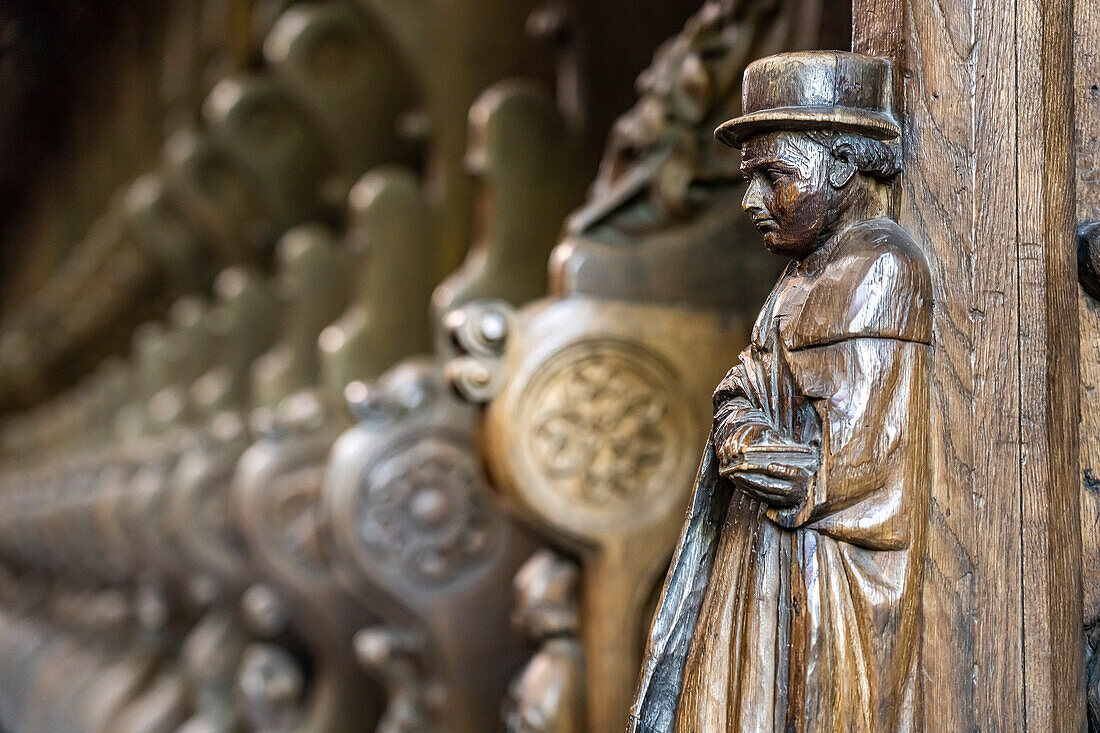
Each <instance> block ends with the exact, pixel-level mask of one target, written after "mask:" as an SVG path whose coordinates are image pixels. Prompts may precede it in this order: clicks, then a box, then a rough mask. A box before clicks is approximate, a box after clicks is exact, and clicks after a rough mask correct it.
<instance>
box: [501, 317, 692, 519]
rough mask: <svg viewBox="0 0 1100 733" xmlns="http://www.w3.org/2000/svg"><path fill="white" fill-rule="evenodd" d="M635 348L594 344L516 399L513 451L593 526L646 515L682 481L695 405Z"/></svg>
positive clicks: (561, 353) (580, 345)
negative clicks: (684, 459) (592, 523)
mask: <svg viewBox="0 0 1100 733" xmlns="http://www.w3.org/2000/svg"><path fill="white" fill-rule="evenodd" d="M682 392H683V391H682V389H681V388H680V386H679V384H678V382H677V380H676V378H675V376H674V374H673V371H672V370H671V368H669V367H668V366H666V365H665V363H664V361H663V360H662V359H660V357H658V356H657V355H656V354H653V353H652V352H650V351H648V350H646V349H643V348H640V347H638V346H636V345H633V344H628V343H626V342H620V341H615V340H610V339H599V340H594V339H589V340H584V341H581V342H576V343H573V344H571V345H568V346H565V347H564V348H560V349H559V350H557V351H556V352H555V353H553V354H551V355H550V356H549V357H548V358H547V359H545V360H544V361H542V362H541V363H539V364H538V365H537V366H536V367H535V368H534V370H533V371H532V375H531V378H530V380H529V381H528V382H527V386H526V388H525V389H524V390H523V392H522V394H521V395H520V397H519V402H518V410H517V420H516V422H517V425H518V427H517V429H516V441H517V443H516V449H517V450H518V452H519V455H520V459H519V461H518V462H517V463H518V465H520V466H525V467H527V468H526V471H527V472H530V473H531V474H532V475H531V476H529V477H524V478H525V479H530V480H533V481H534V482H535V483H536V484H537V485H538V486H540V487H542V489H543V491H546V492H548V493H549V494H550V495H551V498H552V499H553V500H554V501H555V502H558V503H567V504H568V506H569V507H570V511H574V512H577V513H578V518H581V519H583V520H586V521H588V522H597V523H602V522H606V521H621V520H622V518H623V517H631V516H637V517H638V518H639V519H641V518H644V516H647V515H648V514H649V513H650V511H651V509H652V504H653V503H654V501H655V500H656V501H657V503H658V504H661V503H663V502H661V501H659V500H660V499H661V498H662V497H663V496H665V495H667V494H668V493H669V486H671V485H672V484H671V483H670V482H673V481H675V480H676V479H677V477H678V475H679V473H680V471H679V469H680V463H681V457H682V455H683V450H684V444H683V443H684V436H685V435H690V434H692V432H693V431H692V422H691V415H690V409H689V407H688V404H689V403H688V400H687V398H686V397H685V396H684V395H683V393H682Z"/></svg>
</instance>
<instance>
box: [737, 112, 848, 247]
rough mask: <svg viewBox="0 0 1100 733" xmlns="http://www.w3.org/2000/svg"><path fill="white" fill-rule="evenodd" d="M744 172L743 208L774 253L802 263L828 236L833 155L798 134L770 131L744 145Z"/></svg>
mask: <svg viewBox="0 0 1100 733" xmlns="http://www.w3.org/2000/svg"><path fill="white" fill-rule="evenodd" d="M741 153H742V159H743V162H742V163H741V171H742V172H743V173H744V174H745V178H746V180H748V182H749V188H748V190H747V191H746V192H745V198H744V200H743V201H742V206H743V207H744V209H745V211H746V212H748V214H749V216H751V217H752V221H753V224H755V225H756V228H757V229H758V230H759V231H760V233H761V234H762V235H764V246H765V247H767V248H768V249H769V250H771V251H772V252H774V253H776V254H779V255H783V256H785V257H790V258H791V259H802V258H804V257H806V256H807V255H808V254H810V253H811V252H813V251H814V250H816V249H817V248H818V247H819V246H820V245H821V244H822V243H823V242H824V240H825V239H827V238H828V235H829V230H830V229H831V224H832V222H833V220H834V219H835V214H834V213H831V209H832V208H833V207H832V204H833V202H834V200H835V198H836V195H835V194H836V191H835V189H834V188H833V187H832V186H831V185H830V184H829V170H830V166H831V165H832V163H833V162H834V161H833V156H832V153H831V152H829V151H828V150H827V149H826V148H825V147H824V146H822V145H820V144H819V143H817V142H814V141H813V140H811V139H810V138H809V137H808V136H807V135H805V134H804V133H800V132H768V133H762V134H760V135H756V136H754V137H751V138H749V139H748V140H746V141H745V143H744V145H743V147H742V149H741Z"/></svg>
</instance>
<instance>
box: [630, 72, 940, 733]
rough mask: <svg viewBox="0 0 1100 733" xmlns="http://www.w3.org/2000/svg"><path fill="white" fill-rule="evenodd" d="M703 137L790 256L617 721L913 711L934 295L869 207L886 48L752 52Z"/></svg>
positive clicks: (698, 725) (823, 719) (717, 725)
mask: <svg viewBox="0 0 1100 733" xmlns="http://www.w3.org/2000/svg"><path fill="white" fill-rule="evenodd" d="M715 134H716V136H717V137H718V139H719V140H721V141H722V142H724V143H726V144H728V145H731V146H734V147H739V148H741V151H742V157H743V161H742V164H741V166H742V170H743V171H744V173H745V175H746V177H747V178H748V179H749V188H748V191H747V192H746V194H745V198H744V202H743V206H744V209H745V211H746V213H747V214H748V215H749V216H751V217H752V220H753V223H754V224H755V225H756V227H757V229H758V230H760V232H761V234H762V235H763V238H764V245H765V246H766V247H767V248H768V249H769V250H771V251H773V252H776V253H778V254H782V255H784V256H787V257H789V258H791V260H792V263H791V264H790V265H789V266H788V267H787V270H786V272H785V273H784V275H783V277H782V278H781V279H780V281H779V283H778V284H777V285H776V287H775V289H774V290H773V291H772V294H771V296H769V298H768V300H767V301H766V302H765V304H764V307H763V309H762V310H761V313H760V316H759V318H758V320H757V323H756V326H755V327H754V329H753V337H752V343H751V344H750V346H749V348H747V349H746V350H745V351H744V352H743V353H742V355H741V358H740V363H739V364H738V365H737V366H735V367H734V368H733V370H731V371H730V373H729V374H728V375H727V377H726V378H725V379H724V380H723V381H722V383H721V384H719V386H718V389H717V391H716V392H715V395H714V410H715V412H714V427H713V430H712V432H711V438H710V441H709V442H708V443H707V447H706V448H705V449H704V454H703V461H702V464H701V466H700V469H699V476H698V478H697V480H696V488H695V497H694V499H693V500H692V505H691V509H690V510H689V512H688V517H687V521H686V524H685V528H684V532H683V534H682V536H681V539H680V544H679V546H678V547H677V551H676V556H675V558H674V559H673V563H672V567H671V569H670V570H669V575H668V578H667V580H666V584H665V590H664V592H663V594H662V598H661V602H660V604H659V606H658V610H657V615H656V617H655V619H654V623H653V628H652V630H651V633H650V641H649V647H648V651H647V655H646V660H645V663H644V665H643V669H642V678H641V682H640V685H639V690H638V695H637V699H636V702H635V705H634V708H633V710H632V730H635V731H642V732H651V731H727V730H728V731H733V730H761V731H764V730H768V731H771V730H786V729H789V728H794V729H798V730H801V729H806V730H815V729H822V728H830V729H831V728H835V729H840V730H911V729H915V728H919V727H920V726H921V716H920V704H919V699H920V689H919V682H920V680H919V672H918V670H919V665H920V658H919V649H920V647H919V630H920V615H921V614H920V608H921V601H920V591H919V589H920V581H921V577H922V576H921V572H922V566H923V561H924V557H923V556H924V536H925V524H926V516H927V503H928V490H929V477H928V463H927V457H926V453H925V446H926V444H927V431H928V417H927V415H928V412H927V411H928V380H929V375H928V370H929V351H930V345H931V336H932V334H931V306H932V299H931V279H930V275H929V271H928V266H927V265H926V263H925V261H924V257H923V255H922V254H921V252H920V250H919V248H918V247H917V246H916V244H915V243H914V242H913V240H912V238H911V237H910V236H909V235H908V234H906V232H905V231H904V230H903V229H901V228H900V227H899V226H898V225H897V224H896V223H894V222H893V221H892V220H891V219H890V218H889V210H890V209H889V201H890V198H889V196H890V192H889V182H890V181H891V180H892V179H893V178H894V177H895V176H896V175H897V174H898V172H899V168H900V151H899V148H898V147H897V145H896V143H892V142H890V141H891V140H896V138H897V137H898V136H899V135H900V128H899V126H898V123H897V121H896V119H895V117H894V113H893V89H892V72H891V68H890V65H889V63H888V62H886V61H883V60H879V59H873V58H869V57H864V56H858V55H854V54H850V53H842V52H806V53H801V54H783V55H778V56H773V57H770V58H767V59H763V60H760V61H757V62H754V63H753V64H752V65H750V66H749V67H748V69H747V70H746V71H745V84H744V104H743V108H742V115H741V116H740V117H737V118H735V119H733V120H731V121H729V122H726V123H724V124H723V125H721V126H719V128H718V130H717V131H716V133H715ZM826 660H828V661H826ZM715 690H720V691H721V692H720V693H718V694H715V692H714V691H715Z"/></svg>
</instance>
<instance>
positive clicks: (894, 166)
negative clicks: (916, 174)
mask: <svg viewBox="0 0 1100 733" xmlns="http://www.w3.org/2000/svg"><path fill="white" fill-rule="evenodd" d="M806 135H807V137H809V138H810V139H811V140H813V141H814V142H815V143H817V144H818V145H822V146H824V147H825V148H826V149H827V150H829V152H831V153H832V154H833V156H834V157H835V158H837V159H838V160H844V161H847V162H849V163H851V164H852V165H854V166H855V167H856V170H858V171H859V172H860V173H863V174H864V175H868V176H871V177H872V178H875V179H877V180H879V181H882V182H883V183H889V182H890V181H891V180H893V178H894V177H895V176H896V175H897V174H898V173H900V172H901V147H900V146H899V145H897V144H896V143H886V142H882V141H881V140H873V139H871V138H869V137H864V136H863V135H850V134H845V133H839V132H835V131H833V130H812V131H810V132H807V133H806Z"/></svg>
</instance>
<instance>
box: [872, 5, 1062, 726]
mask: <svg viewBox="0 0 1100 733" xmlns="http://www.w3.org/2000/svg"><path fill="white" fill-rule="evenodd" d="M1078 7H1080V5H1078ZM854 18H855V19H854V26H853V28H854V36H853V49H855V50H858V51H862V52H865V53H870V54H877V55H882V56H886V57H889V58H891V59H892V60H893V61H894V63H895V65H896V67H897V69H898V72H899V78H900V79H901V80H902V85H901V88H900V91H901V93H902V104H901V107H902V115H903V128H904V129H905V138H904V141H903V149H904V153H905V170H906V173H905V175H904V176H903V179H902V185H901V187H900V195H899V210H898V221H899V222H900V223H901V224H902V225H903V226H905V227H906V228H907V229H909V230H910V231H911V232H912V233H913V235H914V237H915V238H916V239H917V241H918V243H919V244H920V245H921V247H922V249H923V250H924V251H925V253H926V255H927V256H928V259H929V263H930V265H931V267H932V273H933V279H934V282H935V284H936V287H937V290H938V291H939V292H942V293H944V297H942V298H941V299H940V300H939V301H937V302H938V305H937V307H936V309H935V314H934V334H935V340H936V348H935V352H934V357H933V378H932V388H931V391H932V430H931V433H930V434H931V436H932V440H931V443H930V450H931V456H932V475H933V482H932V504H931V513H930V518H929V542H928V563H927V573H928V577H927V579H926V582H925V586H924V587H925V589H924V613H925V625H924V645H923V646H924V673H923V676H924V679H925V690H924V697H925V706H924V707H925V714H926V716H927V717H926V721H925V725H926V727H927V729H929V730H943V729H954V728H958V727H979V728H982V727H988V726H992V725H1003V724H1011V725H1023V724H1024V722H1023V721H1026V724H1027V726H1028V727H1032V726H1034V727H1035V728H1036V729H1047V730H1071V729H1072V730H1077V729H1080V728H1081V725H1082V716H1083V704H1082V702H1083V696H1082V694H1081V683H1082V674H1081V669H1082V663H1081V656H1080V654H1081V647H1082V644H1081V641H1080V634H1081V632H1080V621H1079V610H1080V605H1079V604H1080V598H1081V591H1080V582H1081V580H1080V578H1081V571H1080V568H1081V559H1080V557H1079V554H1078V553H1079V550H1078V548H1079V547H1080V542H1079V539H1078V533H1079V532H1080V530H1079V528H1078V525H1077V523H1076V522H1070V521H1069V519H1068V518H1070V517H1077V516H1078V506H1079V494H1080V492H1079V489H1078V487H1079V479H1078V478H1077V477H1076V475H1075V474H1076V470H1075V467H1076V466H1077V460H1078V459H1077V437H1076V436H1077V432H1078V425H1077V413H1076V410H1077V389H1078V385H1077V379H1078V377H1077V363H1078V346H1077V321H1078V315H1077V310H1078V309H1077V307H1076V306H1075V305H1074V295H1073V292H1072V288H1071V285H1072V284H1073V281H1074V280H1075V279H1076V278H1075V277H1074V262H1073V259H1074V258H1073V255H1074V251H1075V250H1074V248H1073V247H1071V246H1067V243H1068V242H1072V241H1073V229H1074V227H1073V226H1072V202H1073V195H1074V193H1073V192H1074V185H1073V178H1072V174H1071V171H1072V170H1073V160H1074V158H1073V151H1072V149H1071V148H1070V147H1069V144H1070V141H1071V140H1072V139H1073V136H1072V134H1071V124H1072V122H1071V117H1070V114H1069V111H1070V109H1071V104H1070V102H1071V89H1070V84H1071V80H1072V78H1073V77H1072V75H1071V74H1068V73H1066V70H1067V69H1069V68H1070V67H1071V63H1072V61H1071V58H1070V50H1071V45H1070V38H1071V35H1070V29H1071V28H1072V27H1073V22H1072V18H1071V17H1070V6H1069V4H1068V3H1062V2H1052V3H1051V2H1031V1H1030V0H1021V1H1020V2H1012V3H997V4H991V5H980V6H963V5H952V12H951V13H946V14H945V13H942V12H940V11H939V10H938V9H936V8H933V7H931V6H929V5H926V4H923V3H915V2H904V0H867V1H866V2H864V1H863V0H861V1H860V2H857V3H856V4H855V5H854ZM963 39H970V40H968V41H963ZM991 242H999V243H1002V244H1003V243H1010V244H1009V246H990V243H991ZM1016 630H1019V633H1017V632H1016ZM1007 721H1011V723H1007Z"/></svg>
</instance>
